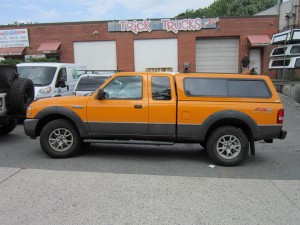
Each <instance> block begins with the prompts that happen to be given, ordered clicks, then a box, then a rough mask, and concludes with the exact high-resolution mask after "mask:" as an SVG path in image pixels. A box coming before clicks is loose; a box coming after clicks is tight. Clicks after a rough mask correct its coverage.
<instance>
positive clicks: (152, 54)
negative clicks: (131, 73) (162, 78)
mask: <svg viewBox="0 0 300 225" xmlns="http://www.w3.org/2000/svg"><path fill="white" fill-rule="evenodd" d="M134 66H135V71H147V72H175V71H177V70H178V45H177V39H155V40H135V41H134Z"/></svg>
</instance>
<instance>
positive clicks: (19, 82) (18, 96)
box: [8, 78, 34, 116]
mask: <svg viewBox="0 0 300 225" xmlns="http://www.w3.org/2000/svg"><path fill="white" fill-rule="evenodd" d="M33 99H34V86H33V83H32V81H31V80H29V79H26V78H17V79H15V80H14V82H13V83H12V85H11V87H10V89H9V91H8V108H9V113H11V114H18V115H22V116H25V115H26V110H27V107H28V106H29V104H30V103H31V102H32V101H33Z"/></svg>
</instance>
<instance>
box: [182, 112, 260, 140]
mask: <svg viewBox="0 0 300 225" xmlns="http://www.w3.org/2000/svg"><path fill="white" fill-rule="evenodd" d="M226 119H227V120H228V119H233V120H240V121H242V122H244V123H245V124H247V126H248V127H249V128H250V130H251V131H252V134H253V138H254V139H260V132H259V131H260V130H259V129H258V126H257V124H256V122H255V121H254V120H253V119H252V118H251V117H249V116H248V115H247V114H245V113H243V112H240V111H235V110H223V111H219V112H217V113H214V114H212V115H210V116H209V117H208V118H207V119H206V120H205V121H204V122H203V124H198V125H194V124H193V125H184V124H179V125H178V133H177V140H178V141H192V140H198V141H204V140H205V136H206V134H207V132H208V130H209V129H210V128H211V126H212V125H213V124H215V123H217V122H218V121H221V120H226Z"/></svg>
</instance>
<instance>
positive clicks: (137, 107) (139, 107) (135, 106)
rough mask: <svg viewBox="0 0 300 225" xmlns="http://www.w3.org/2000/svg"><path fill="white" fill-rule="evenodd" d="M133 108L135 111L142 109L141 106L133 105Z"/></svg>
mask: <svg viewBox="0 0 300 225" xmlns="http://www.w3.org/2000/svg"><path fill="white" fill-rule="evenodd" d="M134 108H135V109H141V108H143V106H142V105H134Z"/></svg>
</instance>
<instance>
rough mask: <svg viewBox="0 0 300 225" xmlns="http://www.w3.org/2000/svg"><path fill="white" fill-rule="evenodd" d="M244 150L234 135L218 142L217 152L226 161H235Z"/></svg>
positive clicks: (226, 136) (225, 136)
mask: <svg viewBox="0 0 300 225" xmlns="http://www.w3.org/2000/svg"><path fill="white" fill-rule="evenodd" d="M241 149H242V145H241V142H240V140H239V139H238V138H237V137H236V136H233V135H224V136H222V137H221V138H220V139H219V140H218V142H217V152H218V154H219V155H220V156H221V157H222V158H224V159H234V158H235V157H237V156H238V155H239V154H240V152H241Z"/></svg>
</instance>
